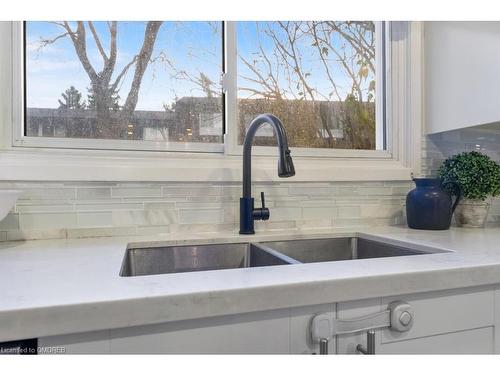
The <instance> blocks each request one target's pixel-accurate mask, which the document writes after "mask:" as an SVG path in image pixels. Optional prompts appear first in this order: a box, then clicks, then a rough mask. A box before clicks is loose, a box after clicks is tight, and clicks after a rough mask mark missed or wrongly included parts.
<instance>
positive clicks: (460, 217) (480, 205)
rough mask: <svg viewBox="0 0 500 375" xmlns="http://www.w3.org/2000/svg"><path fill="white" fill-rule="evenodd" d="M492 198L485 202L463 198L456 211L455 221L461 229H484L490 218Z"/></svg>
mask: <svg viewBox="0 0 500 375" xmlns="http://www.w3.org/2000/svg"><path fill="white" fill-rule="evenodd" d="M490 205H491V198H487V199H486V200H485V201H482V200H479V199H465V198H463V199H462V200H461V201H460V203H459V204H458V206H457V208H456V209H455V221H456V223H457V225H458V226H459V227H465V228H482V227H484V224H485V223H486V219H487V218H488V211H489V210H490Z"/></svg>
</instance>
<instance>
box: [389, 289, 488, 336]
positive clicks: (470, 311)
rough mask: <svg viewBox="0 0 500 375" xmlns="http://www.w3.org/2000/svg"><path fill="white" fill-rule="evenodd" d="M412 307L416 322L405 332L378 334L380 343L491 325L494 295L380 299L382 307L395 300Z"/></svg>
mask: <svg viewBox="0 0 500 375" xmlns="http://www.w3.org/2000/svg"><path fill="white" fill-rule="evenodd" d="M398 299H401V300H404V301H406V302H408V303H410V304H411V305H412V306H413V309H414V311H415V321H414V324H413V327H412V328H411V329H410V330H409V331H408V332H394V331H391V330H389V329H385V330H383V331H382V332H381V334H382V338H381V341H382V343H389V342H393V341H399V340H408V339H411V338H418V337H424V336H431V335H439V334H443V333H449V332H456V331H464V330H470V329H474V328H480V327H487V326H493V325H494V304H495V298H494V292H493V290H491V289H490V290H487V289H486V288H481V289H479V288H470V289H459V290H451V291H442V292H432V293H419V294H413V295H407V296H398V297H390V298H383V299H382V306H386V305H387V304H388V303H389V302H391V301H394V300H398Z"/></svg>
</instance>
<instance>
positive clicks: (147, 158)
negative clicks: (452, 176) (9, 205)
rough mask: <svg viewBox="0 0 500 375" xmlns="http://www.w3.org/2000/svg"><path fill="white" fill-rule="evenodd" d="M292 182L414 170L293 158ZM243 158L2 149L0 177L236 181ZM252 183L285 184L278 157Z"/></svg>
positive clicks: (377, 177)
mask: <svg viewBox="0 0 500 375" xmlns="http://www.w3.org/2000/svg"><path fill="white" fill-rule="evenodd" d="M294 164H295V170H296V175H295V176H294V177H292V178H290V179H287V181H290V182H292V181H293V182H325V181H327V182H330V181H409V180H410V179H411V173H412V170H411V169H410V168H408V167H405V166H403V165H402V164H401V163H400V162H397V161H394V160H380V159H379V160H377V159H363V160H360V159H358V160H353V159H335V160H332V159H318V158H306V157H300V156H298V157H294ZM241 167H242V159H241V156H229V155H222V154H189V155H188V154H181V153H174V154H173V153H165V154H162V155H158V153H148V152H134V153H133V155H132V154H131V153H130V152H119V151H113V152H106V151H91V150H83V151H82V150H80V151H77V150H35V151H27V150H6V151H1V152H0V171H1V172H0V178H1V179H2V180H10V181H13V180H23V181H130V182H143V181H156V182H184V181H185V182H189V181H206V182H238V181H241ZM252 178H253V180H254V181H283V179H280V178H279V177H278V175H277V157H275V156H273V157H271V156H254V157H253V176H252Z"/></svg>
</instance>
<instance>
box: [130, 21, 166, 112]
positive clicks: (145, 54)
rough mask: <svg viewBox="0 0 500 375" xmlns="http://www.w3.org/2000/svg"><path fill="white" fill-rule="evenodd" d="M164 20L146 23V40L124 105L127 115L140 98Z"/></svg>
mask: <svg viewBox="0 0 500 375" xmlns="http://www.w3.org/2000/svg"><path fill="white" fill-rule="evenodd" d="M162 23H163V22H161V21H149V22H148V23H147V25H146V30H145V32H144V42H143V44H142V48H141V51H140V52H139V55H138V58H137V62H136V65H135V72H134V78H133V80H132V85H131V87H130V91H129V93H128V95H127V99H126V100H125V105H124V106H123V110H122V111H123V114H124V116H125V117H128V116H131V115H132V113H133V111H134V109H135V107H136V105H137V101H138V99H139V89H140V87H141V81H142V77H143V76H144V73H145V72H146V68H147V66H148V64H149V61H150V59H151V54H152V53H153V47H154V44H155V41H156V37H157V35H158V31H159V30H160V27H161V25H162Z"/></svg>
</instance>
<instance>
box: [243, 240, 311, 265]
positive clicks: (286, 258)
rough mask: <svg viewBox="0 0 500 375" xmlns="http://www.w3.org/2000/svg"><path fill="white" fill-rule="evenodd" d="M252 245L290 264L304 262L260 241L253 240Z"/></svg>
mask: <svg viewBox="0 0 500 375" xmlns="http://www.w3.org/2000/svg"><path fill="white" fill-rule="evenodd" d="M251 245H252V246H255V247H257V248H259V249H260V250H262V251H264V252H266V253H268V254H271V255H272V256H274V257H276V258H279V259H281V260H282V261H284V262H286V263H288V264H303V263H302V262H299V261H298V260H296V259H294V258H290V257H289V256H287V255H285V254H282V253H280V252H279V251H277V250H274V249H272V248H270V247H269V246H266V245H263V244H261V243H259V242H252V243H251Z"/></svg>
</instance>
